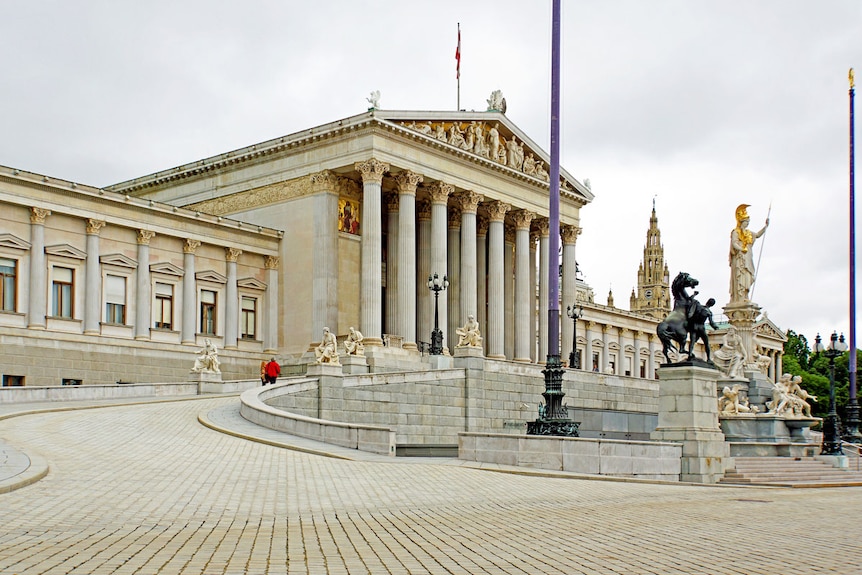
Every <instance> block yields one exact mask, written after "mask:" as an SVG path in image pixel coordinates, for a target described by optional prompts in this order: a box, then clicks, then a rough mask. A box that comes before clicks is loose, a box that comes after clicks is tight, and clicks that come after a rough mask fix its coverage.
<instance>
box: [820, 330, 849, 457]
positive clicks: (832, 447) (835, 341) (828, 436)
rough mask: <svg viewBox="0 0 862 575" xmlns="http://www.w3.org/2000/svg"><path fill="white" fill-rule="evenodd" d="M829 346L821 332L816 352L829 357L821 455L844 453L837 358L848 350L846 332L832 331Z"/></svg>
mask: <svg viewBox="0 0 862 575" xmlns="http://www.w3.org/2000/svg"><path fill="white" fill-rule="evenodd" d="M829 340H830V341H829V348H828V349H827V348H825V347H824V346H823V342H822V341H821V339H820V334H819V333H818V334H817V337H816V338H814V353H821V352H822V353H823V355H825V356H826V357H827V358H828V359H829V414H828V415H827V416H826V419H825V420H824V421H823V447H822V448H821V449H820V454H821V455H843V453H844V452H843V451H841V435H840V429H839V428H840V427H841V421H840V420H839V419H838V412H837V411H836V409H835V358H836V357H838V356H840V355H841V354H842V353H844V352H845V351H847V344H846V343H844V334H843V333H842V334H841V337H840V338H839V337H838V334H837V333H835V332H834V331H833V332H832V337H830V338H829Z"/></svg>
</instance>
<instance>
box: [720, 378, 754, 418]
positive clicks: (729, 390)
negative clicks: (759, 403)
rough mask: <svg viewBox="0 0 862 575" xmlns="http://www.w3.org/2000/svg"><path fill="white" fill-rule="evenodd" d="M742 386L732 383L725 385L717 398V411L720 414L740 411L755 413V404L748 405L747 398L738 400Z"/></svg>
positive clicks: (733, 413)
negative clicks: (731, 385)
mask: <svg viewBox="0 0 862 575" xmlns="http://www.w3.org/2000/svg"><path fill="white" fill-rule="evenodd" d="M741 389H742V386H741V385H739V384H738V383H737V384H734V385H733V387H727V386H725V388H724V390H722V395H721V397H720V398H719V399H718V412H719V413H720V414H722V415H739V414H740V413H757V411H758V409H757V407H756V406H750V405H748V400H747V399H742V400H740V398H739V391H740V390H741Z"/></svg>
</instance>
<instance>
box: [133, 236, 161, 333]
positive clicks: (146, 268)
mask: <svg viewBox="0 0 862 575" xmlns="http://www.w3.org/2000/svg"><path fill="white" fill-rule="evenodd" d="M155 235H156V232H154V231H151V230H138V269H137V273H136V274H135V275H136V276H137V281H136V285H137V297H136V298H135V339H150V317H151V315H152V314H151V304H150V240H152V239H153V237H154V236H155Z"/></svg>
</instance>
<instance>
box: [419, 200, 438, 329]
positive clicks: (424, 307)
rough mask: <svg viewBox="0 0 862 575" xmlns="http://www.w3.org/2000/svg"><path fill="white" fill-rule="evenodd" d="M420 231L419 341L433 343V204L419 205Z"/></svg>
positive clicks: (422, 203) (424, 203)
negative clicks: (430, 281) (430, 277)
mask: <svg viewBox="0 0 862 575" xmlns="http://www.w3.org/2000/svg"><path fill="white" fill-rule="evenodd" d="M417 211H418V213H419V229H418V231H417V235H418V241H417V249H418V253H417V254H416V268H417V271H416V275H417V277H416V302H417V311H418V316H419V320H418V326H417V329H418V332H419V333H418V335H417V336H416V337H417V338H418V339H419V341H424V342H426V343H430V342H431V330H432V329H434V325H433V322H434V316H433V314H434V310H433V309H432V307H433V306H434V298H433V297H432V295H431V290H429V289H428V285H427V281H428V276H429V275H430V274H431V204H429V203H428V202H427V201H423V202H420V203H419V204H418V209H417Z"/></svg>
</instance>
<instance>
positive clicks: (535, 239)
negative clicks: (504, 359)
mask: <svg viewBox="0 0 862 575" xmlns="http://www.w3.org/2000/svg"><path fill="white" fill-rule="evenodd" d="M538 243H539V234H538V232H536V231H535V230H530V359H531V360H532V362H533V363H538V362H539V357H538V347H537V342H536V327H537V320H538V317H537V316H536V313H537V311H536V308H537V306H538V299H537V298H536V286H537V285H538V277H537V276H538V270H537V268H536V247H537V245H538ZM543 361H544V358H543Z"/></svg>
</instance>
